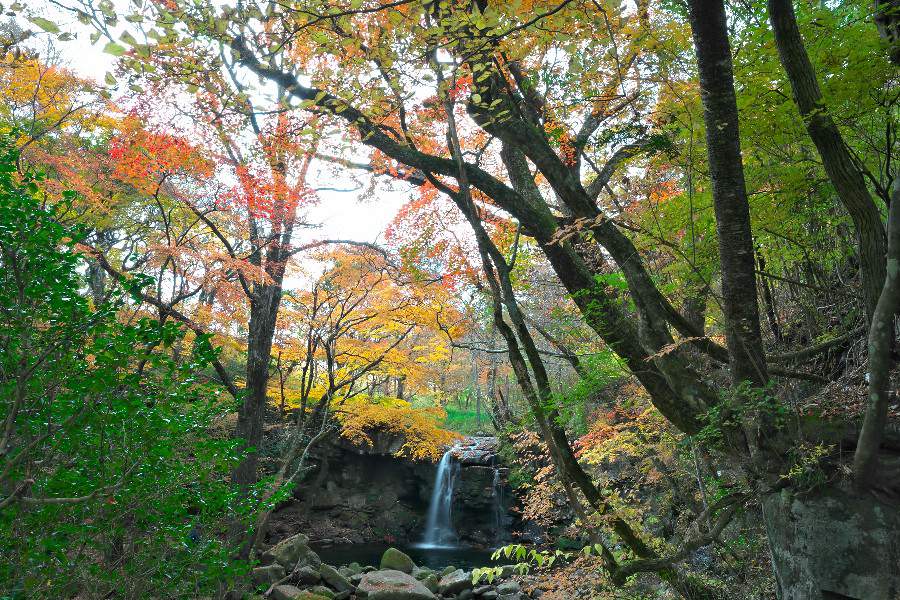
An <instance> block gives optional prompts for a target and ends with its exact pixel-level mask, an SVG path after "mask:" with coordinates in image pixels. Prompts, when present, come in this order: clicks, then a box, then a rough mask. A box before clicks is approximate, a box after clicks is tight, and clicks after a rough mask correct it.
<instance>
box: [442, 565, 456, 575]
mask: <svg viewBox="0 0 900 600" xmlns="http://www.w3.org/2000/svg"><path fill="white" fill-rule="evenodd" d="M455 570H456V567H453V566H447V567H444V570H443V571H441V577H443V576H444V575H449V574H450V573H452V572H453V571H455Z"/></svg>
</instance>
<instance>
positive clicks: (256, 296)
mask: <svg viewBox="0 0 900 600" xmlns="http://www.w3.org/2000/svg"><path fill="white" fill-rule="evenodd" d="M280 303H281V285H280V281H279V282H278V284H269V285H260V286H256V288H255V289H254V292H253V297H252V298H251V299H250V324H249V328H248V336H247V370H246V373H247V385H246V388H245V389H244V401H243V403H242V404H241V406H240V408H239V410H238V421H237V428H236V430H235V436H236V437H238V438H240V439H242V440H244V442H245V444H246V445H245V446H244V448H245V449H246V450H247V455H246V456H245V457H244V459H243V460H242V461H241V462H240V464H238V466H237V467H235V469H234V472H233V473H232V481H233V482H234V483H236V484H237V485H238V486H239V487H242V488H245V487H247V486H250V485H252V484H254V483H256V476H257V467H258V465H259V447H260V444H261V443H262V439H263V417H264V415H265V410H266V402H267V397H268V395H267V392H268V387H269V361H270V360H271V358H272V339H273V338H274V336H275V323H276V320H277V318H278V307H279V305H280Z"/></svg>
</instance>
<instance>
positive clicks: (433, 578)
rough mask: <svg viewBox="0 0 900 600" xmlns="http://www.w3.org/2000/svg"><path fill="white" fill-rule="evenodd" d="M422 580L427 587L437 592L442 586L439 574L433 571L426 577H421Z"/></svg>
mask: <svg viewBox="0 0 900 600" xmlns="http://www.w3.org/2000/svg"><path fill="white" fill-rule="evenodd" d="M420 581H421V582H422V585H424V586H425V587H427V588H428V589H429V590H431V591H432V592H437V591H438V589H440V586H441V580H440V578H439V577H438V576H437V573H431V574H429V575H427V576H426V577H425V579H421V580H420Z"/></svg>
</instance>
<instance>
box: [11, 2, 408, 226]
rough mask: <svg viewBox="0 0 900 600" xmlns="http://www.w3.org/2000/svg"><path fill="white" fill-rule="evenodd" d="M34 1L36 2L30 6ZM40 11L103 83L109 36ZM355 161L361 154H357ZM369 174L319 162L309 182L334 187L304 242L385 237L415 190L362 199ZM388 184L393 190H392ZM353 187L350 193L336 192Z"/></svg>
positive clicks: (314, 212)
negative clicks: (67, 35)
mask: <svg viewBox="0 0 900 600" xmlns="http://www.w3.org/2000/svg"><path fill="white" fill-rule="evenodd" d="M30 2H34V4H30ZM26 5H28V8H29V9H33V10H34V11H35V14H37V15H39V16H43V17H46V18H49V19H51V20H52V21H54V22H55V23H57V24H58V25H59V27H60V29H62V30H63V31H68V32H72V33H73V34H74V35H75V39H74V40H71V41H68V42H60V41H54V42H53V43H54V46H55V47H56V50H57V52H59V53H60V55H61V59H62V62H63V63H64V64H65V65H66V66H67V67H68V68H70V69H71V70H72V71H74V72H76V73H78V74H79V75H81V76H84V77H90V78H93V79H95V80H97V81H101V82H102V81H103V80H104V77H105V75H106V73H107V72H109V71H111V70H112V69H113V67H114V63H115V57H113V56H111V55H109V54H107V53H105V52H103V45H104V44H105V40H102V39H101V40H100V41H98V42H97V43H96V44H91V42H90V39H89V38H90V34H91V32H92V31H93V30H92V29H90V28H89V27H86V26H84V25H82V24H81V23H79V22H78V21H77V20H76V19H74V18H73V17H71V16H69V15H66V14H63V13H61V12H60V11H59V10H58V9H55V8H54V7H53V6H52V5H51V4H50V3H49V2H48V1H47V0H29V2H26ZM21 26H22V27H23V28H29V29H32V30H37V29H38V28H37V27H35V26H34V25H33V24H31V23H27V22H23V23H22V25H21ZM51 37H55V36H48V35H46V34H44V33H43V32H41V33H40V34H39V36H38V40H39V41H38V42H37V43H36V44H35V45H36V46H37V47H38V48H46V42H47V40H48V39H50V38H51ZM353 158H354V159H356V158H359V157H353ZM367 177H368V176H367V175H364V174H357V176H356V177H351V176H349V175H347V174H343V173H342V172H341V171H340V170H336V169H334V168H333V167H330V166H326V165H320V166H319V167H318V168H313V169H312V170H311V177H310V182H309V183H310V185H311V187H313V188H331V189H328V190H322V191H320V192H319V193H318V196H319V203H318V205H317V206H315V207H314V208H312V209H311V210H310V212H309V221H310V222H311V223H317V224H320V225H321V227H320V228H319V229H316V230H312V231H310V232H309V233H307V234H304V235H303V236H302V237H303V239H302V240H299V241H303V242H306V241H311V240H313V239H332V238H336V239H352V240H357V241H365V242H379V241H382V242H383V241H384V236H383V232H384V230H385V229H386V227H387V226H388V224H389V223H390V221H391V220H392V219H393V218H394V216H395V215H396V214H397V211H398V210H399V208H400V207H401V206H402V205H403V203H404V202H405V201H406V200H407V199H408V198H409V195H410V193H411V192H410V191H409V190H407V189H405V186H403V185H402V184H400V185H397V184H393V185H391V186H386V185H379V186H378V189H379V192H377V193H376V195H375V197H374V198H373V197H370V198H367V199H364V200H362V201H360V197H361V195H362V193H363V192H364V191H365V190H366V189H367V188H368V186H362V187H361V186H360V185H359V181H360V180H362V181H367ZM388 187H390V188H393V190H391V189H387V188H388ZM334 190H350V191H334Z"/></svg>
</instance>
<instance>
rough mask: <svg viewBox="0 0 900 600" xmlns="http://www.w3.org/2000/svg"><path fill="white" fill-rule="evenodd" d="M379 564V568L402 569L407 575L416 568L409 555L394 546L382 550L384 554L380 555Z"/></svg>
mask: <svg viewBox="0 0 900 600" xmlns="http://www.w3.org/2000/svg"><path fill="white" fill-rule="evenodd" d="M380 566H381V570H393V571H402V572H403V573H406V574H407V575H411V574H412V572H413V570H414V569H415V568H416V563H414V562H413V560H412V559H411V558H410V557H409V556H407V555H406V554H404V553H403V552H400V551H399V550H397V549H396V548H388V549H387V550H385V551H384V554H382V555H381V565H380Z"/></svg>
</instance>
